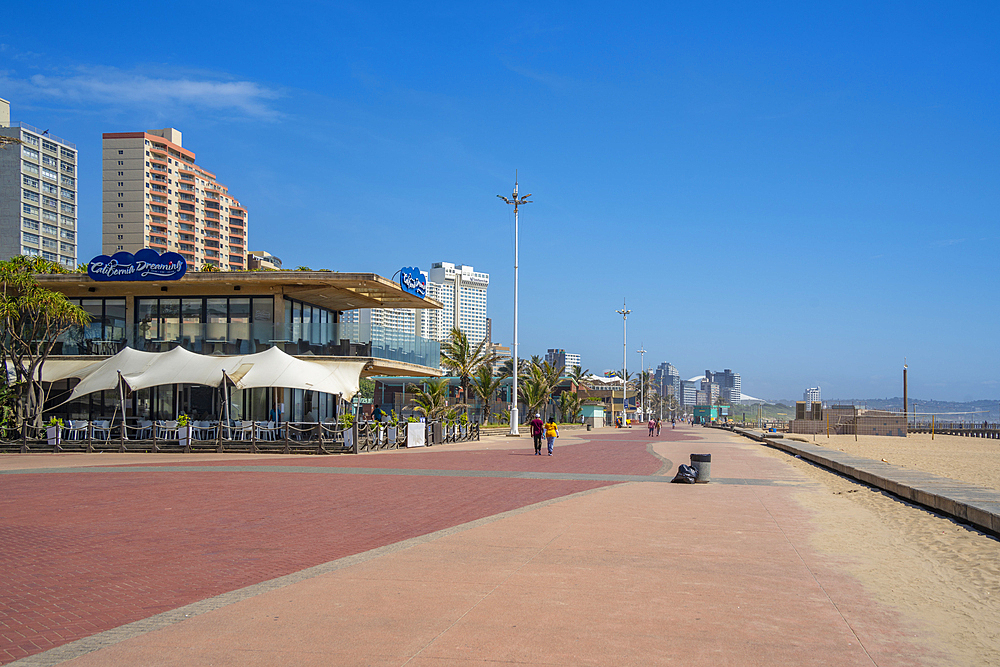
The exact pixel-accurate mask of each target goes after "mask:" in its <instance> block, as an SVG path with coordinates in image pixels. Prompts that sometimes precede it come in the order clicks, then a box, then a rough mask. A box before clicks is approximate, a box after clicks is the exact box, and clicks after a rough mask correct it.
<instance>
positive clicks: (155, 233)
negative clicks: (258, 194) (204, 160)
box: [103, 128, 247, 271]
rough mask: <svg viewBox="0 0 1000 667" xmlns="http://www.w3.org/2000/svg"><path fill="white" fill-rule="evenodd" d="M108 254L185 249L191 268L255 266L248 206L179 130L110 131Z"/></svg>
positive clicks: (105, 154)
mask: <svg viewBox="0 0 1000 667" xmlns="http://www.w3.org/2000/svg"><path fill="white" fill-rule="evenodd" d="M103 162H104V208H103V221H104V239H103V252H104V254H106V255H113V254H114V253H116V252H119V251H123V250H124V251H127V252H132V253H134V252H136V251H137V250H140V249H142V248H152V249H154V250H156V251H158V252H161V253H163V252H167V251H173V252H176V253H179V254H180V255H181V256H182V257H184V259H185V260H187V262H188V265H189V266H190V267H191V269H193V270H195V271H197V270H199V269H201V268H202V267H203V266H205V265H206V264H212V265H214V266H217V267H218V268H220V269H221V270H223V271H238V270H243V269H246V268H247V211H246V209H245V208H243V207H242V206H241V205H240V202H239V201H238V200H237V199H235V198H234V197H233V196H232V195H230V194H229V189H228V188H227V187H226V186H225V185H222V184H221V183H219V182H218V181H217V180H216V178H215V174H213V173H211V172H209V171H207V170H205V169H203V168H202V167H201V166H199V165H196V164H195V154H194V152H192V151H190V150H188V149H186V148H184V147H183V146H182V144H181V133H180V132H178V131H177V130H175V129H173V128H166V129H163V130H147V131H145V132H117V133H105V134H104V143H103Z"/></svg>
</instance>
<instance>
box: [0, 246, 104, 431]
mask: <svg viewBox="0 0 1000 667" xmlns="http://www.w3.org/2000/svg"><path fill="white" fill-rule="evenodd" d="M43 273H66V270H65V269H63V268H62V267H60V266H59V265H58V264H55V263H54V262H49V261H48V260H45V259H42V258H40V257H23V256H17V257H13V258H11V259H10V260H8V261H5V262H0V283H2V290H0V368H7V367H9V368H10V370H9V371H8V372H7V374H6V376H5V378H4V380H5V382H7V383H9V384H12V385H13V387H12V388H13V390H14V392H15V395H16V397H17V400H16V404H15V405H16V408H15V409H16V414H15V419H16V421H17V423H18V424H32V425H34V426H37V427H40V426H41V425H42V409H43V408H44V407H45V400H46V399H47V398H48V391H47V389H46V388H45V386H44V384H43V383H42V381H41V377H42V367H43V366H44V365H45V360H46V359H48V357H49V355H50V354H52V350H53V348H54V347H55V345H56V342H57V339H58V338H59V336H60V335H62V334H63V333H64V332H66V331H67V330H68V329H69V328H70V327H73V326H83V325H84V324H86V323H88V322H89V321H90V316H89V315H88V314H87V313H86V311H84V310H83V309H82V308H80V307H79V306H77V305H74V304H72V303H70V302H69V300H68V299H67V298H66V296H65V295H63V294H62V293H61V292H56V291H55V290H50V289H46V288H44V287H41V286H40V285H39V284H38V280H37V279H36V275H37V274H43ZM11 375H13V379H12V380H13V381H11Z"/></svg>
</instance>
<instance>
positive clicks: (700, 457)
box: [691, 454, 712, 463]
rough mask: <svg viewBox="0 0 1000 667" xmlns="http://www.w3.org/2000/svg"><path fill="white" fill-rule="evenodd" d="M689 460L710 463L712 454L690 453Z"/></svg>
mask: <svg viewBox="0 0 1000 667" xmlns="http://www.w3.org/2000/svg"><path fill="white" fill-rule="evenodd" d="M691 460H692V461H697V462H698V463H711V462H712V455H711V454H692V455H691Z"/></svg>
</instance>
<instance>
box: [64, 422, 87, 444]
mask: <svg viewBox="0 0 1000 667" xmlns="http://www.w3.org/2000/svg"><path fill="white" fill-rule="evenodd" d="M68 424H69V425H68V426H67V428H66V439H67V440H86V439H87V428H88V427H89V426H90V422H89V421H87V420H86V419H70V420H69V422H68Z"/></svg>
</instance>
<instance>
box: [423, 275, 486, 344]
mask: <svg viewBox="0 0 1000 667" xmlns="http://www.w3.org/2000/svg"><path fill="white" fill-rule="evenodd" d="M489 286H490V275H489V274H488V273H482V272H477V271H476V270H475V269H474V268H473V267H471V266H465V265H463V264H457V265H456V264H452V263H451V262H434V263H433V264H431V269H430V271H428V272H427V296H428V297H429V298H431V299H434V300H436V301H440V302H441V304H442V305H443V308H442V309H441V310H439V311H438V310H435V311H422V312H421V317H420V318H418V319H419V322H418V323H417V325H416V326H417V327H418V328H419V329H420V331H422V332H424V333H422V335H423V336H425V337H427V338H431V339H434V340H437V341H442V342H443V341H445V340H447V338H448V336H449V334H450V332H451V330H452V328H457V329H458V330H459V331H461V332H462V333H464V334H465V335H466V336H468V338H469V342H471V343H477V344H478V343H479V342H480V341H482V340H484V339H486V334H487V330H486V292H487V289H488V288H489Z"/></svg>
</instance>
